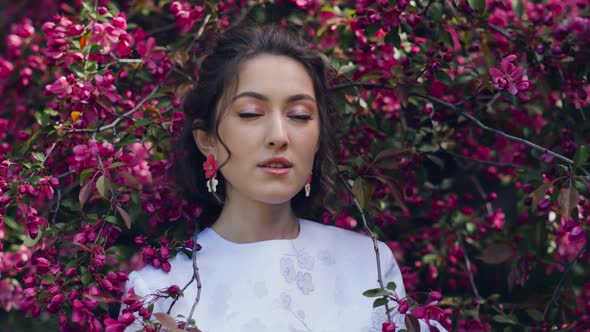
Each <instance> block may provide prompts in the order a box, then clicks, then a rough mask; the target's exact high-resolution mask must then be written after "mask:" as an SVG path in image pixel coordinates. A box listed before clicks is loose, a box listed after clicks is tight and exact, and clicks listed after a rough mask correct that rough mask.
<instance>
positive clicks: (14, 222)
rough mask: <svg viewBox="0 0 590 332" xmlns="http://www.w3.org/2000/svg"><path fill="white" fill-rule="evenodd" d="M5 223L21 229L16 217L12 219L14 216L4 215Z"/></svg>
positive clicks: (18, 229)
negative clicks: (15, 219)
mask: <svg viewBox="0 0 590 332" xmlns="http://www.w3.org/2000/svg"><path fill="white" fill-rule="evenodd" d="M4 223H5V224H6V225H8V227H10V228H12V229H13V230H15V231H20V227H18V224H17V223H16V221H14V219H12V217H10V216H4Z"/></svg>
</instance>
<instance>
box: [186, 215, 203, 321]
mask: <svg viewBox="0 0 590 332" xmlns="http://www.w3.org/2000/svg"><path fill="white" fill-rule="evenodd" d="M198 233H199V228H198V227H197V230H195V236H194V241H195V242H194V243H193V278H194V279H195V280H196V281H197V296H196V297H195V301H194V302H193V305H192V307H191V311H190V312H189V314H188V317H187V318H186V322H185V323H184V328H183V329H182V330H183V331H186V328H187V327H188V323H189V322H190V320H191V319H192V318H193V313H194V312H195V309H196V308H197V304H198V303H199V300H200V299H201V287H202V285H201V276H200V275H199V267H198V266H197V248H198V246H199V244H198V243H197V234H198ZM191 282H192V281H191Z"/></svg>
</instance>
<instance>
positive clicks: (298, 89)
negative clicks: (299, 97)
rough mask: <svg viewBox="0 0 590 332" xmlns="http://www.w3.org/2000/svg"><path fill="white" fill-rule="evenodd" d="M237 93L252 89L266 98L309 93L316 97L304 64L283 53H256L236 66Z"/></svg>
mask: <svg viewBox="0 0 590 332" xmlns="http://www.w3.org/2000/svg"><path fill="white" fill-rule="evenodd" d="M237 83H238V84H237V87H236V95H238V94H240V93H242V92H246V91H252V92H257V93H260V94H263V95H265V96H267V97H269V98H273V97H275V98H280V97H288V96H291V95H295V94H302V93H304V94H308V95H310V96H312V97H314V98H315V93H314V86H313V80H312V78H311V77H310V76H309V74H308V72H307V70H306V69H305V67H304V66H303V64H301V63H299V62H298V61H296V60H294V59H292V58H290V57H287V56H282V55H272V54H259V55H256V56H254V57H252V58H250V59H247V60H245V61H243V62H242V63H241V64H240V67H239V74H238V82H237Z"/></svg>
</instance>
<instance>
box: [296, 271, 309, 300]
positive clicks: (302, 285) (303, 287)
mask: <svg viewBox="0 0 590 332" xmlns="http://www.w3.org/2000/svg"><path fill="white" fill-rule="evenodd" d="M297 288H299V290H300V291H301V293H303V294H305V295H307V294H309V293H310V292H312V291H313V282H312V280H311V274H309V272H305V274H304V273H302V272H297Z"/></svg>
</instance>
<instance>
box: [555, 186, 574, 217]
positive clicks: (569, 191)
mask: <svg viewBox="0 0 590 332" xmlns="http://www.w3.org/2000/svg"><path fill="white" fill-rule="evenodd" d="M578 197H579V194H578V191H577V190H576V187H573V186H572V187H569V188H565V189H562V190H561V191H560V192H559V195H558V196H557V204H558V205H559V208H560V209H561V215H562V216H563V217H564V218H567V219H569V218H570V215H571V213H572V210H573V209H574V208H575V207H576V206H577V205H578Z"/></svg>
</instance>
